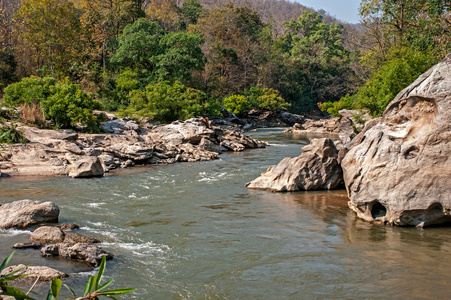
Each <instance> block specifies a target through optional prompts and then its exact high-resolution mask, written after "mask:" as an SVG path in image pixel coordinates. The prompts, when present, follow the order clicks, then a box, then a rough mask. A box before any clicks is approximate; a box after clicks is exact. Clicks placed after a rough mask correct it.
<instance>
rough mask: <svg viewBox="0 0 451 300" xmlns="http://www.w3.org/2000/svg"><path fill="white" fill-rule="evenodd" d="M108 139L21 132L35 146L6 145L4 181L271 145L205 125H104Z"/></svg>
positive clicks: (1, 162)
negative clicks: (12, 177) (22, 176)
mask: <svg viewBox="0 0 451 300" xmlns="http://www.w3.org/2000/svg"><path fill="white" fill-rule="evenodd" d="M102 128H103V129H104V130H105V131H106V132H107V133H104V134H83V133H76V132H74V131H71V130H59V131H55V130H47V129H38V128H35V127H27V126H22V127H20V128H19V130H21V131H22V132H23V134H24V136H25V138H27V139H28V140H29V141H30V143H28V144H15V145H6V146H4V148H3V149H2V150H1V154H2V155H1V157H0V170H1V173H2V174H3V175H4V176H16V175H68V176H71V177H93V176H103V175H104V173H105V172H108V171H110V170H113V169H117V168H126V167H130V166H134V165H146V164H170V163H176V162H195V161H205V160H212V159H217V158H218V155H219V154H220V153H222V152H223V151H243V150H245V149H253V148H263V147H266V146H267V145H268V144H267V143H266V142H263V141H259V140H256V139H253V138H252V137H251V136H248V135H244V134H243V133H242V132H241V131H240V130H238V129H230V128H227V127H224V126H215V125H211V124H210V122H208V120H205V119H190V120H186V121H184V122H181V121H176V122H173V123H172V124H168V125H150V124H146V125H144V126H140V125H139V124H138V123H137V122H135V121H132V120H130V119H117V120H111V121H108V122H106V123H104V124H103V125H102Z"/></svg>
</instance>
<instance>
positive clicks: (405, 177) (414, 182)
mask: <svg viewBox="0 0 451 300" xmlns="http://www.w3.org/2000/svg"><path fill="white" fill-rule="evenodd" d="M450 120H451V56H450V55H448V56H447V57H446V58H445V59H444V60H443V61H442V62H440V63H439V64H437V65H436V66H434V67H432V68H431V69H430V70H428V71H427V72H426V73H424V74H423V75H421V76H420V77H419V78H418V79H417V80H416V81H415V82H414V83H413V84H411V85H410V86H409V87H407V88H406V89H404V90H403V91H401V92H400V93H399V94H398V95H397V96H396V98H395V99H394V100H393V101H392V102H391V103H390V104H389V105H388V106H387V108H386V110H385V112H384V114H383V116H382V117H381V118H379V119H375V120H372V121H370V122H368V123H367V124H366V126H365V128H364V130H363V131H362V132H361V133H360V134H359V135H357V136H356V137H355V138H354V139H353V140H352V142H351V143H350V144H349V145H348V147H347V150H346V151H345V152H344V153H346V154H345V155H344V158H343V160H342V163H341V164H342V167H343V171H344V180H345V183H346V188H347V191H348V195H349V197H350V201H349V206H350V208H351V209H352V210H353V211H355V212H356V213H357V215H358V216H359V217H360V218H362V219H364V220H367V221H370V222H377V223H386V224H393V225H403V226H427V225H433V224H440V223H448V222H451V185H450V178H451V122H450ZM342 151H343V150H342Z"/></svg>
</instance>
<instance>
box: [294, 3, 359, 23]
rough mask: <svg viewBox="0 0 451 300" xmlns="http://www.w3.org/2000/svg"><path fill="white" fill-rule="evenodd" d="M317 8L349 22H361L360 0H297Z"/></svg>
mask: <svg viewBox="0 0 451 300" xmlns="http://www.w3.org/2000/svg"><path fill="white" fill-rule="evenodd" d="M295 1H296V2H298V3H300V4H302V5H304V6H307V7H311V8H313V9H315V10H319V9H324V10H325V11H326V12H328V13H329V15H331V16H332V17H335V18H337V19H339V20H341V21H345V22H348V23H359V22H360V18H359V15H358V11H359V5H360V0H295Z"/></svg>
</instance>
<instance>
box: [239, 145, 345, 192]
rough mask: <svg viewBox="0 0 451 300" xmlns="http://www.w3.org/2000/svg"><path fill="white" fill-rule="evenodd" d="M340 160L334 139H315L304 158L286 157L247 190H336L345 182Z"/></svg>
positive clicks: (305, 152)
mask: <svg viewBox="0 0 451 300" xmlns="http://www.w3.org/2000/svg"><path fill="white" fill-rule="evenodd" d="M337 158H338V151H337V148H336V147H335V144H334V142H333V141H332V140H331V139H327V138H322V139H313V140H312V141H311V143H310V145H307V146H305V147H304V148H302V154H301V155H300V156H298V157H294V158H293V157H287V158H284V159H283V160H282V161H281V162H280V163H279V164H278V165H277V166H273V167H269V168H268V170H266V172H264V173H262V175H261V176H260V177H258V178H257V179H255V180H253V181H251V182H249V183H247V184H246V187H248V188H256V189H269V190H273V191H277V192H290V191H298V190H305V191H308V190H330V189H334V188H337V187H338V186H340V185H341V184H342V182H343V175H342V170H341V167H340V165H339V163H338V160H337Z"/></svg>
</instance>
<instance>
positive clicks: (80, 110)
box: [41, 82, 98, 132]
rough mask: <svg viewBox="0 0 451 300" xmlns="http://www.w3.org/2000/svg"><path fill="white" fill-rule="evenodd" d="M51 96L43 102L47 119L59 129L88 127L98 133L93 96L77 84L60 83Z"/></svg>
mask: <svg viewBox="0 0 451 300" xmlns="http://www.w3.org/2000/svg"><path fill="white" fill-rule="evenodd" d="M50 90H51V95H50V96H49V97H47V98H46V99H44V100H42V101H41V107H42V109H43V111H44V115H45V117H46V119H48V120H50V121H52V122H53V123H54V124H55V126H56V127H57V128H74V127H76V126H77V125H81V126H84V127H86V129H87V131H91V132H92V131H96V129H97V126H98V124H97V118H96V117H95V116H94V115H93V114H92V110H93V109H94V107H95V103H94V101H93V99H92V94H91V93H87V92H85V91H83V90H81V89H80V87H79V86H78V85H76V84H71V83H63V82H58V83H56V85H54V86H52V87H51V89H50Z"/></svg>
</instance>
